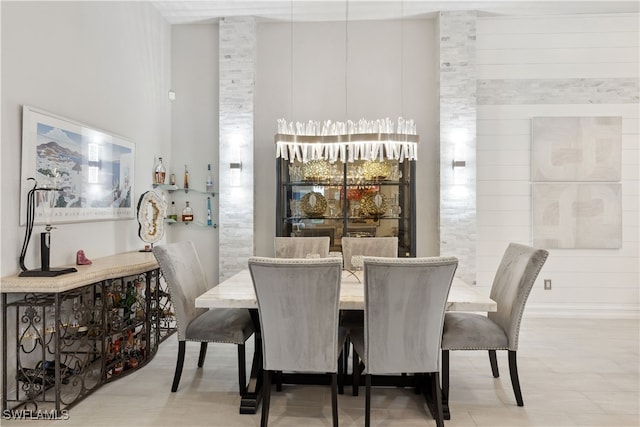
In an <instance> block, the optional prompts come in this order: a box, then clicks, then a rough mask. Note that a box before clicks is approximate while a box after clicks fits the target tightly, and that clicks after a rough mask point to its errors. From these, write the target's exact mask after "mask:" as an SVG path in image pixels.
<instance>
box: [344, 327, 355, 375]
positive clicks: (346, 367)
mask: <svg viewBox="0 0 640 427" xmlns="http://www.w3.org/2000/svg"><path fill="white" fill-rule="evenodd" d="M349 347H351V340H350V339H349V336H348V335H347V338H346V339H345V341H344V348H343V349H342V354H343V355H344V359H343V362H344V373H345V375H346V374H347V373H349ZM354 351H355V350H354Z"/></svg>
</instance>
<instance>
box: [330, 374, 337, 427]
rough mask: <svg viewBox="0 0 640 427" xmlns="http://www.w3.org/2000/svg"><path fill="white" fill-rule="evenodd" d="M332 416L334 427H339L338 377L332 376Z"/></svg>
mask: <svg viewBox="0 0 640 427" xmlns="http://www.w3.org/2000/svg"><path fill="white" fill-rule="evenodd" d="M331 414H332V415H333V427H338V376H337V375H336V374H335V373H332V374H331Z"/></svg>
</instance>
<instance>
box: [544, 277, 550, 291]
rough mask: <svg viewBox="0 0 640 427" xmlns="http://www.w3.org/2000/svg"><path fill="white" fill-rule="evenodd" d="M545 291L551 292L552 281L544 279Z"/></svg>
mask: <svg viewBox="0 0 640 427" xmlns="http://www.w3.org/2000/svg"><path fill="white" fill-rule="evenodd" d="M544 290H545V291H550V290H551V279H544Z"/></svg>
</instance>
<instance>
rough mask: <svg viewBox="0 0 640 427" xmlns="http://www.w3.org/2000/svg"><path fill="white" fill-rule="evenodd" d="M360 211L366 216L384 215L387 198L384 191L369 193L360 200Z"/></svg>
mask: <svg viewBox="0 0 640 427" xmlns="http://www.w3.org/2000/svg"><path fill="white" fill-rule="evenodd" d="M360 211H361V212H362V214H363V215H364V216H384V214H385V213H386V212H387V198H386V197H385V196H384V194H382V193H373V194H367V195H366V196H364V197H363V198H362V200H360Z"/></svg>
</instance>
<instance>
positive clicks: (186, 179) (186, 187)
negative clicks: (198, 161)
mask: <svg viewBox="0 0 640 427" xmlns="http://www.w3.org/2000/svg"><path fill="white" fill-rule="evenodd" d="M188 190H189V169H187V164H186V163H185V165H184V191H185V192H188Z"/></svg>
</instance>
